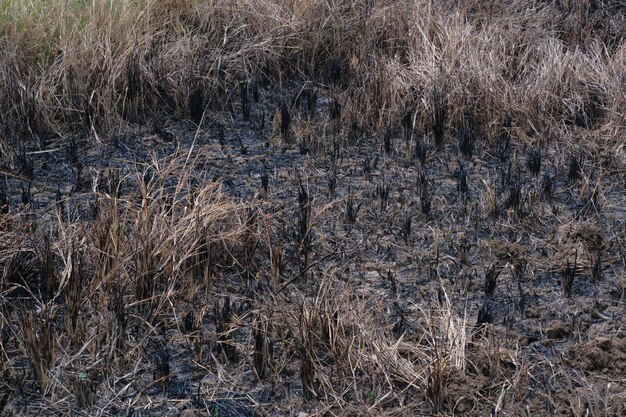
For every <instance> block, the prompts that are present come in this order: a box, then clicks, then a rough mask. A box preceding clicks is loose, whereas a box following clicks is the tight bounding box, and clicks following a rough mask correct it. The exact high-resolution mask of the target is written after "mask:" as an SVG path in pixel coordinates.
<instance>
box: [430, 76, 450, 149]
mask: <svg viewBox="0 0 626 417" xmlns="http://www.w3.org/2000/svg"><path fill="white" fill-rule="evenodd" d="M447 118H448V99H447V98H446V96H445V94H444V93H443V92H442V91H441V90H440V89H439V88H438V87H435V88H433V91H432V93H431V125H430V127H431V131H432V134H433V139H434V141H435V147H436V148H437V149H440V148H441V147H442V145H443V142H444V138H445V130H446V122H447Z"/></svg>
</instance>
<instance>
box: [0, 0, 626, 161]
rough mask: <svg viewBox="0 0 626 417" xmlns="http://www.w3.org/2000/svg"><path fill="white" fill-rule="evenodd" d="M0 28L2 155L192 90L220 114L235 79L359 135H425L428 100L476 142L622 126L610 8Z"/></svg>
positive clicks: (313, 13)
mask: <svg viewBox="0 0 626 417" xmlns="http://www.w3.org/2000/svg"><path fill="white" fill-rule="evenodd" d="M0 16H2V17H1V20H0V33H2V43H1V45H0V63H1V66H0V67H1V68H2V70H1V71H0V103H2V104H1V106H2V108H1V110H2V112H1V114H2V120H1V122H2V136H3V140H2V143H3V144H4V147H5V154H7V153H10V152H11V151H10V150H9V149H8V148H7V146H8V145H10V144H15V143H19V142H20V141H23V140H32V139H37V138H40V137H41V136H47V137H62V136H63V135H64V134H67V133H69V132H72V133H75V132H77V131H78V132H84V133H85V134H86V135H89V136H91V137H96V136H97V135H98V134H103V133H106V132H110V131H111V130H112V129H115V128H119V127H120V126H121V125H123V124H124V123H127V122H133V123H134V122H139V123H145V122H146V121H147V120H148V119H150V118H152V117H157V116H159V115H160V114H162V113H161V110H162V109H165V110H166V111H167V112H168V113H172V114H175V115H178V116H183V117H185V116H187V117H188V116H189V108H188V107H189V105H188V104H189V97H190V95H191V94H192V93H193V92H194V91H196V92H197V91H199V92H200V97H201V98H202V100H201V104H202V105H203V106H206V108H212V107H226V106H227V105H228V104H229V102H230V101H231V100H232V99H233V95H234V93H236V92H237V88H238V83H239V82H241V81H242V80H259V79H265V80H269V81H272V82H280V81H284V80H289V79H291V80H294V79H295V80H300V81H314V82H317V83H321V84H322V85H324V86H326V87H327V88H328V89H329V90H331V91H333V92H334V93H333V94H335V95H336V96H337V97H339V99H340V101H341V102H342V104H343V108H345V109H348V114H349V117H350V119H352V120H351V121H352V122H354V123H356V124H357V125H358V126H359V127H361V128H367V129H369V128H375V129H382V128H383V127H385V126H391V127H395V126H396V125H398V124H399V121H400V119H401V118H402V116H403V115H404V113H406V112H407V111H409V110H413V109H417V110H418V111H419V113H418V114H419V115H420V116H419V117H418V118H417V120H416V124H417V126H418V127H421V128H424V129H426V130H428V129H427V128H428V125H429V121H428V120H429V117H428V114H429V112H430V111H431V110H432V109H431V107H432V103H431V100H430V99H429V98H430V96H431V93H432V91H433V89H435V88H438V89H440V90H441V91H442V92H443V94H444V95H445V97H446V98H447V103H448V106H449V108H450V117H449V118H448V123H449V124H451V125H453V126H458V125H459V124H460V123H461V122H462V115H463V114H464V113H465V112H467V111H471V112H472V113H473V115H474V117H475V118H476V120H477V121H479V122H480V123H479V124H480V127H481V129H482V131H483V133H484V134H486V136H487V137H489V138H494V137H496V136H497V135H498V134H499V129H500V123H501V120H502V118H503V117H504V116H505V115H508V116H511V117H512V118H513V119H514V120H515V121H516V124H517V125H518V126H519V128H520V129H521V130H522V132H520V133H519V135H518V136H520V137H522V138H523V137H524V135H531V136H544V137H546V138H554V137H556V138H561V137H563V136H564V135H568V134H570V133H571V132H572V130H575V127H576V126H582V127H583V128H585V129H584V130H587V131H588V130H591V131H593V132H595V133H596V135H593V136H594V137H596V138H597V137H598V136H600V137H601V138H609V139H613V140H615V139H619V138H620V137H621V136H620V135H621V129H623V119H624V108H625V99H624V94H623V91H624V90H625V88H624V87H625V85H624V84H625V81H624V80H625V65H624V62H626V45H625V43H624V34H625V32H626V29H624V28H626V20H625V13H624V9H623V6H621V5H620V2H618V1H614V2H602V4H600V3H598V2H591V1H585V0H578V1H563V2H555V3H549V2H533V3H531V4H529V3H528V2H524V1H513V2H508V3H507V4H506V5H505V4H501V2H490V1H487V2H485V1H445V2H433V1H426V0H419V1H414V2H409V3H406V2H383V1H354V0H351V1H328V2H309V1H295V0H294V1H268V0H227V1H203V2H194V1H190V0H188V1H183V2H179V1H177V2H173V1H163V0H162V1H140V2H135V1H128V0H121V1H117V2H106V1H96V0H93V1H83V2H77V1H61V2H43V1H33V2H25V1H19V2H7V1H5V2H4V3H3V4H2V7H1V8H0ZM331 74H334V75H333V77H335V76H339V78H340V79H339V80H335V81H333V80H332V79H331V78H332V77H330V75H331ZM587 133H588V132H587ZM587 133H584V134H587ZM580 134H581V135H583V133H580Z"/></svg>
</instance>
